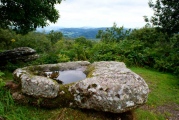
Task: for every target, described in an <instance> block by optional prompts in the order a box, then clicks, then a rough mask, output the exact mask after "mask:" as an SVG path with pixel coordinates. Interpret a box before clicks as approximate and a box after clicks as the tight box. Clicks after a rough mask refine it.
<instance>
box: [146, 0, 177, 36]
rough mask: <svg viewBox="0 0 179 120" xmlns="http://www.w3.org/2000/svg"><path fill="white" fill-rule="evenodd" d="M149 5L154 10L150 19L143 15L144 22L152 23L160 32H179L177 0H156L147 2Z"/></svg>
mask: <svg viewBox="0 0 179 120" xmlns="http://www.w3.org/2000/svg"><path fill="white" fill-rule="evenodd" d="M149 7H150V8H152V9H153V10H154V15H153V16H152V17H151V19H150V21H149V20H148V18H147V17H145V20H146V22H150V23H152V25H153V26H154V27H157V28H158V29H160V30H161V31H162V32H166V33H168V34H173V33H178V32H179V1H178V0H157V1H156V3H153V1H152V0H150V2H149Z"/></svg>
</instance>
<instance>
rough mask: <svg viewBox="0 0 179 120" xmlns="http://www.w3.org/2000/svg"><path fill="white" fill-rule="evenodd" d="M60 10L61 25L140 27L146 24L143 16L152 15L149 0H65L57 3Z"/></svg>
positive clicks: (56, 24) (59, 21)
mask: <svg viewBox="0 0 179 120" xmlns="http://www.w3.org/2000/svg"><path fill="white" fill-rule="evenodd" d="M56 8H57V9H58V10H59V12H60V18H59V20H58V22H57V23H55V24H51V26H60V27H84V26H90V27H111V26H112V25H113V23H114V22H116V23H117V25H118V26H122V25H123V26H124V27H127V28H138V27H143V26H144V25H145V22H144V19H143V16H144V15H147V16H151V15H152V14H153V11H152V10H151V9H150V8H149V7H148V0H96V1H95V0H93V1H92V0H65V1H62V3H61V4H60V5H56Z"/></svg>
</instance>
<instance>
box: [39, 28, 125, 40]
mask: <svg viewBox="0 0 179 120" xmlns="http://www.w3.org/2000/svg"><path fill="white" fill-rule="evenodd" d="M106 28H107V27H101V28H90V27H82V28H59V27H46V28H38V29H37V31H38V32H46V33H49V32H50V31H51V30H53V31H59V32H62V33H63V35H64V36H65V37H69V38H77V37H81V36H83V37H85V38H87V39H96V35H97V33H98V31H99V30H106ZM124 29H125V30H127V28H124Z"/></svg>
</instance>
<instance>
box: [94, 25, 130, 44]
mask: <svg viewBox="0 0 179 120" xmlns="http://www.w3.org/2000/svg"><path fill="white" fill-rule="evenodd" d="M130 31H131V30H130V29H129V30H125V29H124V28H123V27H120V28H118V27H117V24H116V23H114V24H113V26H112V27H111V28H107V29H106V30H99V31H98V33H97V35H96V38H100V39H101V41H103V42H119V41H120V40H124V39H125V38H126V37H127V36H128V35H129V33H130Z"/></svg>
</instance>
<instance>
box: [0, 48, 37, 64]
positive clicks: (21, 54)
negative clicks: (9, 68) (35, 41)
mask: <svg viewBox="0 0 179 120" xmlns="http://www.w3.org/2000/svg"><path fill="white" fill-rule="evenodd" d="M38 57H39V56H38V55H37V54H36V51H35V50H34V49H32V48H29V47H19V48H15V49H12V50H6V51H4V52H1V53H0V60H1V62H0V64H1V65H4V64H6V63H7V62H12V63H14V62H17V61H24V62H27V61H32V60H35V59H37V58H38Z"/></svg>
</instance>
